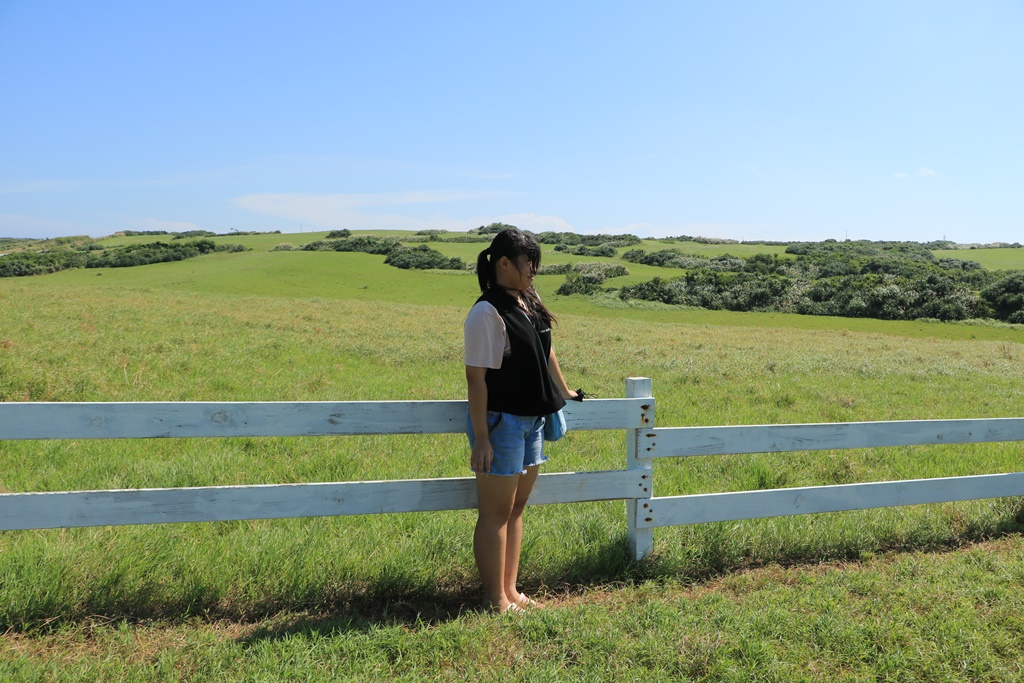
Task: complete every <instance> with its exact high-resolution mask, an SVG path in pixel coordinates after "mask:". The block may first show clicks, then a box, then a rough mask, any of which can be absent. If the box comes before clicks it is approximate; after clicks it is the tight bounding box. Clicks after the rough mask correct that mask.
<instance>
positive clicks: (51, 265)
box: [0, 240, 248, 277]
mask: <svg viewBox="0 0 1024 683" xmlns="http://www.w3.org/2000/svg"><path fill="white" fill-rule="evenodd" d="M247 250H248V248H247V247H244V246H242V245H240V244H216V243H215V242H214V241H213V240H194V241H191V242H182V243H180V244H168V243H166V242H152V243H149V244H138V245H128V246H123V247H112V248H109V249H104V248H102V247H100V246H99V245H97V244H94V243H92V244H88V245H84V246H82V247H79V248H77V249H56V250H51V251H43V252H18V253H14V254H8V255H7V256H4V257H3V258H0V277H25V276H28V275H46V274H48V273H56V272H59V271H62V270H68V269H69V268H129V267H132V266H144V265H148V264H151V263H167V262H170V261H183V260H185V259H189V258H194V257H196V256H201V255H203V254H210V253H213V252H217V251H247Z"/></svg>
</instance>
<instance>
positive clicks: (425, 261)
mask: <svg viewBox="0 0 1024 683" xmlns="http://www.w3.org/2000/svg"><path fill="white" fill-rule="evenodd" d="M279 246H280V245H279ZM302 249H303V250H304V251H349V252H353V251H354V252H362V253H365V254H380V255H384V256H386V257H387V258H385V259H384V263H386V264H387V265H389V266H395V267H396V268H404V269H409V268H415V269H419V270H432V269H436V270H464V269H465V268H466V263H465V261H463V260H462V259H460V258H449V257H447V256H445V255H444V254H442V253H441V252H439V251H437V250H436V249H431V248H430V247H428V246H427V245H426V244H420V245H418V246H415V247H407V246H404V245H403V244H402V243H401V242H400V241H398V240H396V239H392V238H389V237H372V236H368V235H359V236H356V237H345V238H342V239H333V240H332V239H327V240H317V241H316V242H310V243H309V244H307V245H306V246H304V247H302Z"/></svg>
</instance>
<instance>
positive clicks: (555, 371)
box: [548, 346, 576, 398]
mask: <svg viewBox="0 0 1024 683" xmlns="http://www.w3.org/2000/svg"><path fill="white" fill-rule="evenodd" d="M548 370H549V371H550V372H551V379H553V380H554V381H555V386H557V387H558V390H559V391H560V392H561V393H562V398H576V392H575V391H573V390H572V389H570V388H569V385H568V384H566V383H565V377H563V376H562V368H560V367H558V357H557V356H555V347H554V346H552V347H551V351H550V352H548Z"/></svg>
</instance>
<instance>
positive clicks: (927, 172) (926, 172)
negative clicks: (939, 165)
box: [917, 166, 939, 178]
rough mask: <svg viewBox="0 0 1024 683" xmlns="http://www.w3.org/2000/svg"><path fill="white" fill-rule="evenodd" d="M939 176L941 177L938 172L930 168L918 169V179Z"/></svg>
mask: <svg viewBox="0 0 1024 683" xmlns="http://www.w3.org/2000/svg"><path fill="white" fill-rule="evenodd" d="M937 175H939V174H938V172H937V171H935V170H933V169H930V168H926V167H924V166H922V167H921V168H919V169H917V177H918V178H932V177H934V176H937Z"/></svg>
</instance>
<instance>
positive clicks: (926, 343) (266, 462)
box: [0, 234, 1024, 681]
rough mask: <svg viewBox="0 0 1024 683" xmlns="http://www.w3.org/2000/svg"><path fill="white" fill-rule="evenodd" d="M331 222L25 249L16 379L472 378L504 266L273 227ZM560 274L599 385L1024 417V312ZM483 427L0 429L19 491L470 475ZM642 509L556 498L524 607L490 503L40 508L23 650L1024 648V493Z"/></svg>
mask: <svg viewBox="0 0 1024 683" xmlns="http://www.w3.org/2000/svg"><path fill="white" fill-rule="evenodd" d="M322 236H323V235H319V236H317V235H312V234H306V235H302V236H301V238H302V239H299V238H300V236H298V235H286V236H278V235H275V236H246V237H234V238H230V237H226V238H218V239H219V240H223V241H227V242H240V243H245V244H249V245H250V246H253V247H254V251H251V252H244V253H230V254H229V253H223V254H213V255H209V256H204V257H200V258H197V259H192V260H189V261H183V262H179V263H171V264H159V265H152V266H144V267H139V268H126V269H104V270H98V271H97V270H81V271H65V272H62V273H58V274H55V275H49V276H42V277H33V278H22V279H8V280H0V307H2V310H3V311H4V316H3V321H2V323H0V400H2V401H150V400H174V401H177V400H378V399H398V400H403V399H451V398H462V397H463V395H464V379H463V371H462V362H461V324H462V319H463V317H464V315H465V312H466V310H467V309H468V307H469V306H470V304H471V303H472V301H473V299H474V298H475V296H476V291H477V290H476V281H475V277H474V276H473V275H472V274H471V273H449V272H443V273H441V272H437V273H435V272H419V271H415V272H410V271H402V270H399V269H395V268H391V267H388V266H384V265H383V257H379V256H369V255H365V254H339V253H326V252H272V251H270V250H271V249H273V247H274V246H275V245H276V244H278V243H280V242H291V243H293V244H300V243H301V241H302V240H312V239H315V238H317V237H322ZM132 239H136V238H132ZM435 246H437V245H435ZM438 248H439V249H441V250H443V251H444V252H445V253H446V254H448V255H453V256H455V255H457V256H461V257H463V258H466V259H467V260H469V259H472V258H473V257H474V256H475V254H476V252H477V251H479V249H480V248H481V245H474V244H441V245H440V246H438ZM1014 251H1021V250H1014ZM546 258H547V254H546ZM559 258H565V259H569V258H576V257H567V256H562V255H558V254H551V258H550V262H557V260H558V259H559ZM581 260H592V259H581ZM630 269H631V272H632V269H633V266H632V265H630ZM644 277H647V276H646V275H645V276H644ZM559 283H560V277H556V276H545V277H543V278H540V281H539V283H538V287H539V288H540V289H541V293H542V294H545V300H546V301H547V302H548V304H549V305H550V306H551V307H552V309H553V310H554V311H555V313H556V314H558V315H559V316H560V323H559V325H558V326H557V327H556V331H555V339H556V342H555V343H556V346H557V348H558V351H559V358H560V360H561V364H562V366H563V368H564V370H565V372H566V375H567V377H568V379H569V381H570V384H572V385H573V386H583V387H584V388H586V389H587V390H588V391H591V392H593V393H596V394H598V395H600V396H606V397H611V396H621V395H622V394H623V386H624V379H625V378H626V377H629V376H648V377H651V378H652V379H653V384H654V394H655V396H656V398H657V410H658V414H657V424H658V425H661V426H682V425H712V424H759V423H793V422H829V421H861V420H890V419H918V418H961V417H1018V416H1021V406H1022V405H1024V400H1022V399H1024V381H1022V380H1024V343H1022V342H1024V331H1022V330H1021V329H1020V328H1019V327H1012V326H985V325H943V324H934V323H933V324H928V323H893V322H884V321H877V320H852V319H840V318H811V317H803V316H791V315H781V314H756V313H729V312H709V311H701V310H679V309H669V308H668V307H653V306H651V307H626V306H624V305H621V304H617V303H616V302H614V301H611V300H593V299H586V298H582V297H557V296H554V295H552V294H546V293H547V292H551V291H553V290H554V289H555V288H556V287H557V286H558V284H559ZM550 454H551V455H552V460H551V463H550V465H549V466H547V468H546V471H580V470H593V469H613V468H620V467H622V466H623V463H624V461H625V439H624V435H623V434H622V433H619V432H612V433H605V432H588V433H577V434H570V435H569V436H568V437H567V438H566V439H564V440H563V441H561V442H559V443H558V444H555V445H553V446H552V447H551V453H550ZM1022 456H1024V449H1022V447H1021V445H1020V444H1015V443H1011V444H987V445H976V446H936V447H912V448H892V449H867V450H863V451H836V452H831V451H825V452H814V453H789V454H775V455H753V456H723V457H709V458H692V459H686V460H679V461H659V462H658V463H657V464H656V472H655V476H656V480H655V481H656V491H655V493H656V495H673V494H680V493H696V492H711V491H734V490H745V489H752V488H775V487H790V486H803V485H812V484H834V483H851V482H857V481H877V480H887V479H905V478H923V477H937V476H953V475H960V474H981V473H996V472H1011V471H1018V470H1020V463H1021V460H1022ZM467 457H468V449H467V447H466V445H465V443H464V439H463V438H462V437H459V436H458V435H437V436H396V437H346V438H331V439H328V438H306V439H299V438H293V439H272V438H265V439H221V440H216V439H195V440H152V441H148V440H141V441H116V442H91V441H77V442H75V441H42V442H3V441H0V472H2V473H3V474H2V475H0V489H2V490H3V491H7V492H15V491H17V492H22V491H54V490H72V489H93V488H136V487H163V486H201V485H230V484H243V483H245V484H258V483H282V482H308V481H345V480H369V479H397V478H413V477H450V476H465V475H466V474H467V463H466V460H467ZM624 519H625V515H624V510H623V504H622V503H621V502H610V503H588V504H577V505H559V506H543V507H537V508H533V509H531V510H529V511H528V513H527V532H526V543H525V545H524V554H523V563H522V577H523V583H524V585H525V587H526V588H527V589H528V590H529V592H531V593H533V594H535V595H537V596H538V597H543V598H545V599H546V601H547V602H548V603H549V604H550V607H551V608H550V609H548V610H544V611H542V612H536V613H530V614H527V615H523V617H522V618H516V619H508V618H504V619H500V618H492V617H488V616H485V615H482V614H480V613H478V612H476V611H475V607H476V605H477V601H478V592H479V588H478V585H477V580H476V577H475V570H474V566H473V560H472V551H471V543H470V535H471V527H472V521H473V514H472V512H470V511H458V512H446V513H414V514H406V515H382V516H367V517H348V518H340V519H299V520H275V521H259V522H224V523H209V524H180V525H163V526H140V527H109V528H95V529H78V530H64V531H61V530H49V531H32V532H7V533H4V534H0V628H2V630H3V631H4V632H5V635H4V636H3V637H2V638H0V676H2V677H3V678H4V680H25V681H35V680H67V681H81V680H96V681H100V680H104V681H108V680H131V681H164V680H182V681H193V680H245V681H250V680H251V681H255V680H260V681H263V680H360V681H364V680H374V679H397V680H465V679H467V678H477V679H481V680H498V679H501V680H523V681H527V680H529V681H537V680H541V681H545V680H713V681H747V680H787V681H789V680H829V681H839V680H850V681H855V680H858V681H859V680H880V679H881V680H908V681H910V680H929V681H930V680H950V681H953V680H965V681H966V680H972V681H973V680H991V681H1011V680H1022V679H1024V668H1022V664H1021V660H1020V656H1019V653H1020V651H1021V648H1022V647H1024V618H1022V617H1021V616H1020V615H1021V614H1024V609H1022V608H1024V597H1022V591H1021V590H1020V589H1021V586H1022V583H1024V559H1022V558H1024V553H1022V550H1024V542H1022V540H1021V531H1022V529H1024V505H1022V501H1021V500H1018V499H1000V500H991V501H977V502H970V503H960V504H947V505H933V506H919V507H911V508H894V509H884V510H875V511H865V512H853V513H837V514H830V515H812V516H804V517H792V518H780V519H774V520H758V521H746V522H737V523H723V524H712V525H697V526H692V527H676V528H672V529H660V530H657V531H656V535H655V538H656V544H655V552H654V553H653V555H652V556H651V557H650V558H649V559H647V560H645V561H644V562H641V563H634V562H631V561H630V560H629V558H628V557H627V553H626V546H625V538H624V535H625V522H624Z"/></svg>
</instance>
